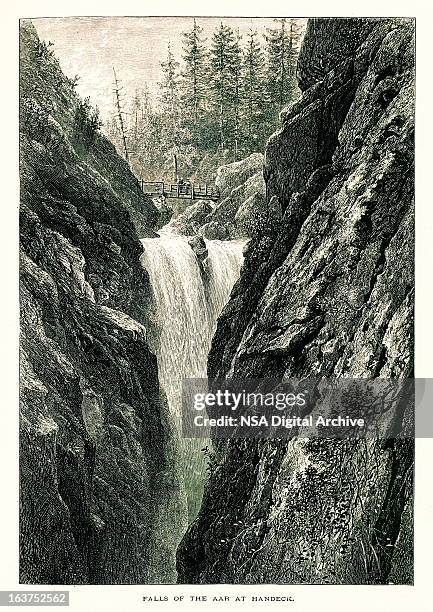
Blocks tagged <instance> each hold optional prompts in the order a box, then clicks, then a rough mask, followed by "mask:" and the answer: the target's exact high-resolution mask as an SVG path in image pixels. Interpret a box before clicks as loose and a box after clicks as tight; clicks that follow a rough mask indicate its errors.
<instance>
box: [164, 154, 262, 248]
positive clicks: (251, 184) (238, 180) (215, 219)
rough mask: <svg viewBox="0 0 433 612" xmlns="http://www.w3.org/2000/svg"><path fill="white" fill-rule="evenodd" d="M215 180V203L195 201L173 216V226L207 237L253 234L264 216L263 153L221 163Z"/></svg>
mask: <svg viewBox="0 0 433 612" xmlns="http://www.w3.org/2000/svg"><path fill="white" fill-rule="evenodd" d="M215 184H216V186H217V187H218V189H219V190H220V198H219V201H218V202H217V203H216V204H215V206H212V205H211V204H210V203H209V202H206V201H204V200H200V201H198V202H197V203H196V204H193V205H192V206H189V207H188V208H187V209H186V210H185V211H184V212H183V213H182V214H180V215H179V216H178V217H177V218H176V219H173V221H172V222H171V225H172V226H173V228H175V230H176V231H177V232H179V233H181V234H184V235H192V234H200V235H202V236H204V238H207V239H209V240H230V239H236V238H249V237H251V236H254V235H256V233H258V232H259V231H260V230H261V228H262V226H263V223H264V222H265V219H266V218H267V207H266V205H265V183H264V180H263V155H262V154H261V153H252V154H251V155H249V156H248V157H246V158H245V159H242V160H240V161H237V162H233V163H231V164H226V165H224V166H221V167H220V168H218V172H217V177H216V180H215Z"/></svg>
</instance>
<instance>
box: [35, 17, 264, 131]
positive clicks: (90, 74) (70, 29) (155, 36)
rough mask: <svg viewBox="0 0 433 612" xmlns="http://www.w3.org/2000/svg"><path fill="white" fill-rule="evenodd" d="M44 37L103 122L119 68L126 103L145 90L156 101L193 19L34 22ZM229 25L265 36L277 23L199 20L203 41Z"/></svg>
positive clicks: (107, 111) (257, 20) (227, 19)
mask: <svg viewBox="0 0 433 612" xmlns="http://www.w3.org/2000/svg"><path fill="white" fill-rule="evenodd" d="M32 21H33V24H34V26H35V27H36V30H37V32H38V34H39V37H40V38H41V39H42V40H45V41H47V42H48V41H51V42H52V43H54V47H53V49H54V53H55V55H56V57H57V59H58V60H59V62H60V65H61V67H62V70H63V72H64V73H65V74H66V75H67V76H68V77H74V76H75V75H78V76H79V77H80V80H79V82H78V86H77V92H78V93H79V95H80V96H82V97H86V96H90V101H91V104H92V105H93V106H98V108H99V110H100V114H101V118H102V120H103V121H107V119H108V118H109V117H110V116H111V114H112V111H113V103H114V100H113V67H114V68H115V70H116V73H117V77H118V79H119V81H121V86H122V87H123V88H124V90H123V92H122V94H123V96H124V99H125V101H126V100H127V99H130V98H132V97H133V95H134V94H135V91H136V90H137V89H141V88H143V86H144V85H145V84H147V87H148V88H149V91H150V92H151V93H152V94H153V96H156V92H157V84H158V82H159V81H160V80H161V69H160V62H161V61H163V60H164V59H165V58H166V55H167V46H168V43H170V45H171V48H172V50H173V52H174V54H175V56H176V57H177V59H180V58H181V47H182V36H181V33H182V32H184V31H188V30H191V28H192V25H193V17H66V18H65V17H58V18H38V19H33V20H32ZM221 21H223V22H224V23H225V24H227V25H229V26H231V27H233V28H235V29H238V28H239V33H240V34H241V35H242V34H246V33H247V32H248V31H249V29H250V28H251V27H253V28H254V29H257V30H258V31H259V32H262V33H265V31H266V27H273V26H275V23H274V21H273V19H270V18H269V19H268V18H266V19H264V18H224V19H222V18H221V17H198V18H197V22H198V24H199V25H200V26H201V27H202V28H203V30H204V32H203V35H204V36H205V37H206V38H208V39H209V38H210V37H211V36H212V33H213V31H214V29H215V28H216V27H217V26H218V25H219V24H220V22H221Z"/></svg>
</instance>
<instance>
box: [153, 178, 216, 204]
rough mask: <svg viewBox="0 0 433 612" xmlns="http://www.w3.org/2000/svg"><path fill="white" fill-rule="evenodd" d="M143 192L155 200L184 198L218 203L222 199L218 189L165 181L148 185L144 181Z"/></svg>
mask: <svg viewBox="0 0 433 612" xmlns="http://www.w3.org/2000/svg"><path fill="white" fill-rule="evenodd" d="M141 190H142V191H143V193H145V194H146V195H149V196H151V197H155V198H181V199H182V198H183V199H187V200H212V201H213V202H216V201H217V200H218V198H219V197H220V192H219V189H218V188H217V187H213V186H209V185H194V183H188V182H182V181H179V182H177V183H164V182H163V181H156V182H153V183H146V182H144V181H143V179H142V180H141Z"/></svg>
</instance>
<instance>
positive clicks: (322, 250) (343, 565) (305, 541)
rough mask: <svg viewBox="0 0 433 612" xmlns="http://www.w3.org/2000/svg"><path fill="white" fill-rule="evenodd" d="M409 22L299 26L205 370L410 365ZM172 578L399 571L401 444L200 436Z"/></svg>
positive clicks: (407, 481) (359, 372) (403, 567)
mask: <svg viewBox="0 0 433 612" xmlns="http://www.w3.org/2000/svg"><path fill="white" fill-rule="evenodd" d="M413 36H414V27H413V23H412V22H411V21H410V20H397V19H386V20H377V19H374V20H365V19H360V20H357V19H353V20H331V21H328V20H324V19H317V20H311V21H310V22H309V25H308V28H307V33H306V36H305V40H304V44H303V48H302V51H301V54H300V58H299V67H298V74H299V78H300V86H301V89H303V90H304V92H303V96H302V97H301V99H300V100H299V101H298V102H296V103H295V104H294V105H293V106H292V107H290V108H288V109H286V110H285V111H283V113H282V115H281V120H282V125H281V129H280V130H279V131H278V132H276V133H275V134H274V135H273V136H272V137H271V139H270V141H269V143H268V146H267V150H266V158H265V171H264V175H265V181H266V192H267V194H266V195H267V204H268V217H267V222H266V224H265V225H264V228H263V231H262V233H261V235H260V236H258V237H257V238H255V239H253V240H252V241H251V242H250V243H249V245H248V247H247V252H246V257H245V263H244V266H243V270H242V273H241V277H240V279H239V281H238V283H237V284H236V286H235V288H234V290H233V292H232V296H231V299H230V301H229V303H228V305H227V306H226V308H225V310H224V311H223V313H222V315H221V317H220V319H219V322H218V329H217V332H216V334H215V337H214V340H213V345H212V349H211V352H210V355H209V362H208V371H209V376H210V377H221V376H222V377H224V376H227V377H235V378H242V377H266V376H271V377H273V378H275V377H282V376H285V377H303V376H308V375H312V376H319V377H320V376H329V377H335V376H336V377H372V376H380V377H402V378H403V377H411V376H413V289H414V276H413V274H414V272H413V248H414V244H413V236H414V228H413V189H414V185H413V181H414V154H413V132H414V103H413V96H414V41H413ZM214 447H215V448H214V456H213V457H212V461H211V466H210V469H211V476H210V479H209V482H208V485H207V488H206V491H205V496H204V501H203V506H202V510H201V512H200V514H199V516H198V519H197V520H196V522H195V523H194V524H193V525H192V526H191V527H190V529H189V531H188V533H187V534H186V536H185V538H184V540H183V542H182V544H181V546H180V548H179V551H178V569H179V581H180V582H199V583H214V582H234V583H242V582H247V583H249V582H251V583H257V582H281V583H300V582H307V583H310V582H311V583H315V582H318V583H386V582H394V583H396V582H401V583H410V582H411V581H412V561H413V560H412V549H411V542H412V518H411V517H412V497H411V495H412V464H413V448H412V443H411V442H410V441H400V442H398V443H397V442H395V441H392V440H390V441H388V442H386V441H372V440H371V441H358V442H356V441H352V442H349V441H344V440H335V441H330V440H328V441H327V440H324V441H323V440H322V441H316V440H310V441H309V440H306V439H303V440H302V439H300V440H295V441H291V442H283V441H263V442H252V441H237V442H236V441H233V442H229V443H223V442H216V443H215V445H214Z"/></svg>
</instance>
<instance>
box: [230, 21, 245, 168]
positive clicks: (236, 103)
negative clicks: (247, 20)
mask: <svg viewBox="0 0 433 612" xmlns="http://www.w3.org/2000/svg"><path fill="white" fill-rule="evenodd" d="M230 72H231V77H232V83H233V97H232V114H233V140H234V143H233V144H234V158H235V161H237V160H238V159H239V147H240V139H241V138H242V132H241V107H242V98H243V91H242V90H243V82H242V80H243V79H242V77H243V66H242V48H241V36H240V34H239V30H238V31H237V33H236V36H235V40H234V44H233V58H232V63H231V70H230Z"/></svg>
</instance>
